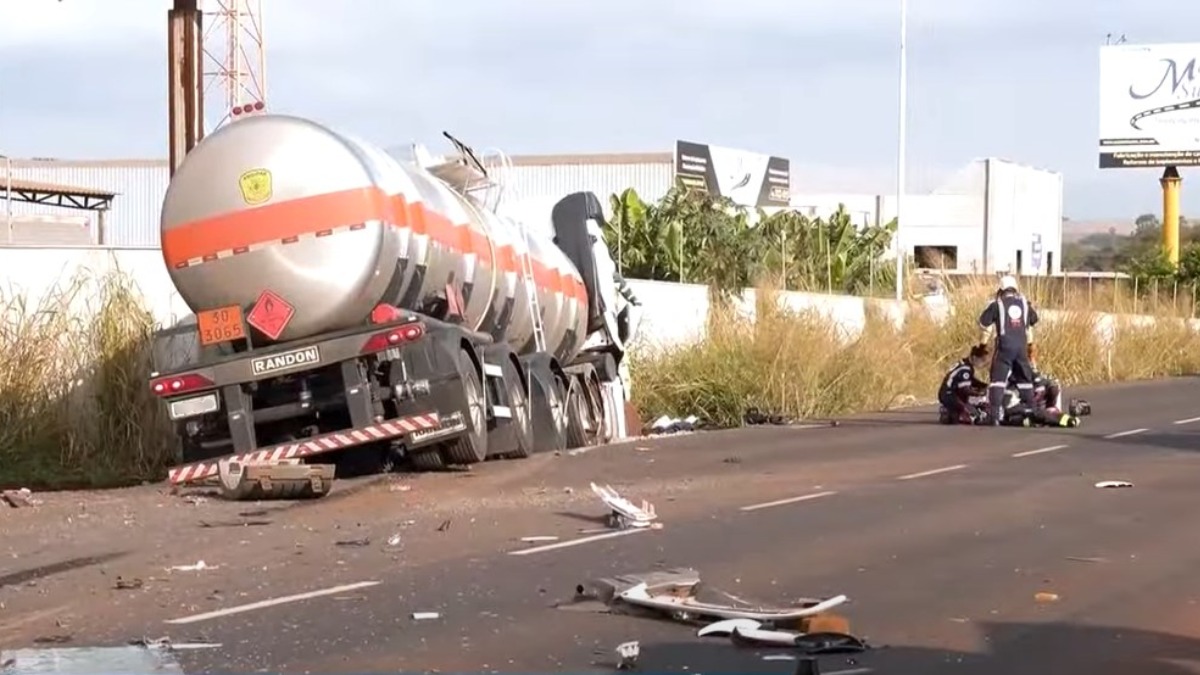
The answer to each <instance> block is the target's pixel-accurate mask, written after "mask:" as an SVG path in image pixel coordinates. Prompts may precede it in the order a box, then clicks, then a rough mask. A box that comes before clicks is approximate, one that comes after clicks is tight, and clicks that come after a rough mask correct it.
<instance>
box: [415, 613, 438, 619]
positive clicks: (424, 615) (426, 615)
mask: <svg viewBox="0 0 1200 675" xmlns="http://www.w3.org/2000/svg"><path fill="white" fill-rule="evenodd" d="M441 616H442V615H441V614H439V613H437V612H413V615H412V618H413V621H429V620H430V619H439V618H441Z"/></svg>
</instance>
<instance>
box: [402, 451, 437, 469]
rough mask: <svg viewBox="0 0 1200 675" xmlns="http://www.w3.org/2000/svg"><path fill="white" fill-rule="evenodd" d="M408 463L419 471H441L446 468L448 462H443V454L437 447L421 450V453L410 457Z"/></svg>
mask: <svg viewBox="0 0 1200 675" xmlns="http://www.w3.org/2000/svg"><path fill="white" fill-rule="evenodd" d="M408 461H409V463H410V464H412V467H413V468H414V469H416V470H417V471H441V470H442V469H445V468H446V462H444V461H443V460H442V453H441V451H440V450H439V449H438V448H436V447H434V448H421V450H420V452H414V453H412V454H411V455H409V456H408Z"/></svg>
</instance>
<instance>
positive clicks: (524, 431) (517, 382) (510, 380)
mask: <svg viewBox="0 0 1200 675" xmlns="http://www.w3.org/2000/svg"><path fill="white" fill-rule="evenodd" d="M502 368H503V369H504V388H505V393H507V394H508V407H509V410H510V411H511V412H512V419H511V420H510V421H509V423H508V427H509V431H508V433H509V437H510V438H511V439H512V448H511V449H510V450H509V451H508V452H506V453H505V456H506V457H509V458H512V459H525V458H526V457H529V456H530V455H532V454H533V453H534V448H533V413H532V410H531V407H530V405H529V395H528V394H527V393H526V392H525V386H524V383H523V382H522V381H521V371H520V369H518V368H517V364H516V363H514V362H513V361H512V360H511V359H508V360H505V362H504V365H503V366H502Z"/></svg>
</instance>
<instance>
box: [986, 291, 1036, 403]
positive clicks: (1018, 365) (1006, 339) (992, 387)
mask: <svg viewBox="0 0 1200 675" xmlns="http://www.w3.org/2000/svg"><path fill="white" fill-rule="evenodd" d="M1037 323H1038V314H1037V310H1036V309H1034V308H1033V305H1031V304H1030V303H1029V300H1027V299H1026V298H1025V296H1023V295H1021V293H1020V292H1019V291H1018V290H1017V280H1016V278H1015V277H1013V276H1012V275H1011V274H1006V275H1004V276H1002V277H1000V284H999V286H998V288H997V291H996V297H995V299H993V300H992V301H991V302H990V303H988V306H987V307H985V308H984V309H983V312H981V313H980V315H979V328H980V329H981V330H982V331H983V333H982V336H981V338H980V346H983V347H986V346H987V342H988V339H989V338H990V337H991V335H992V331H993V329H994V330H995V349H994V350H993V355H992V367H991V377H990V378H989V380H990V382H989V383H988V409H989V411H990V415H989V420H988V421H989V423H990V424H991V425H993V426H999V425H1000V423H1001V420H1002V419H1003V415H1004V392H1005V391H1006V390H1007V389H1008V381H1009V378H1010V377H1011V378H1012V380H1013V381H1014V382H1015V383H1016V385H1017V394H1018V395H1019V396H1020V399H1021V405H1023V406H1024V407H1025V408H1027V409H1033V407H1034V401H1033V364H1032V363H1030V359H1029V351H1030V348H1031V347H1032V346H1033V328H1034V326H1036V325H1037Z"/></svg>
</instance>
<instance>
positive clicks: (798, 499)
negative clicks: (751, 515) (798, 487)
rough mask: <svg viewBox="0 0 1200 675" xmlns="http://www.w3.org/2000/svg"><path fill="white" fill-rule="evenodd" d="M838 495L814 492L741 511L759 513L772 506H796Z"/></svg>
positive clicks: (828, 492)
mask: <svg viewBox="0 0 1200 675" xmlns="http://www.w3.org/2000/svg"><path fill="white" fill-rule="evenodd" d="M836 494H837V492H834V491H832V490H826V491H825V492H814V493H812V494H807V495H800V496H799V497H788V498H787V499H776V500H775V501H773V502H761V503H759V504H751V505H749V506H743V507H741V510H742V511H757V510H759V509H769V508H771V507H772V506H783V505H785V504H795V503H797V502H806V501H808V500H810V499H820V498H821V497H828V496H830V495H836Z"/></svg>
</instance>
